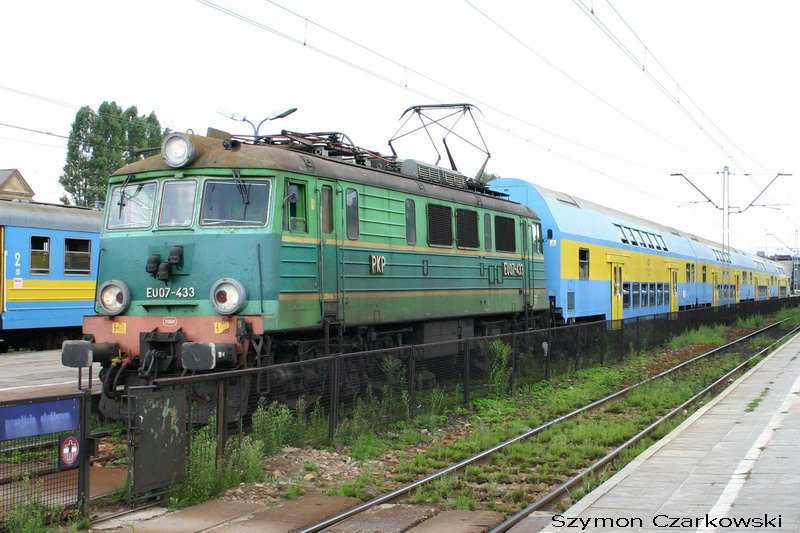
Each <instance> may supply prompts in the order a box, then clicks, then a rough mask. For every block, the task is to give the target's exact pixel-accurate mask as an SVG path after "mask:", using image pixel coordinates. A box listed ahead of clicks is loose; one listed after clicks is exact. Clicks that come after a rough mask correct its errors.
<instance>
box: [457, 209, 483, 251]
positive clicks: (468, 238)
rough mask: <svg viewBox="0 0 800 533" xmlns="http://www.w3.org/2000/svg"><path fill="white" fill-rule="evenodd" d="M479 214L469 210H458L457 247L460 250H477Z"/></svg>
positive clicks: (478, 243)
mask: <svg viewBox="0 0 800 533" xmlns="http://www.w3.org/2000/svg"><path fill="white" fill-rule="evenodd" d="M480 244H481V243H480V242H479V240H478V213H476V212H475V211H469V210H467V209H456V246H458V247H459V248H477V247H479V246H480Z"/></svg>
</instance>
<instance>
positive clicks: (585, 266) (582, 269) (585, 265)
mask: <svg viewBox="0 0 800 533" xmlns="http://www.w3.org/2000/svg"><path fill="white" fill-rule="evenodd" d="M578 278H579V279H589V249H588V248H579V249H578Z"/></svg>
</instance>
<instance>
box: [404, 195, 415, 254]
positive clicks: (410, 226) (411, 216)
mask: <svg viewBox="0 0 800 533" xmlns="http://www.w3.org/2000/svg"><path fill="white" fill-rule="evenodd" d="M406 242H407V243H408V244H417V208H416V206H415V205H414V200H406Z"/></svg>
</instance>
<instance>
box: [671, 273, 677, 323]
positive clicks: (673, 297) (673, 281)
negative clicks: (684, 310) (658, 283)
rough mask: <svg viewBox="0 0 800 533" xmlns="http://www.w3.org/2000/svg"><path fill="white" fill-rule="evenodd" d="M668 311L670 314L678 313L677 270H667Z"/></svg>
mask: <svg viewBox="0 0 800 533" xmlns="http://www.w3.org/2000/svg"><path fill="white" fill-rule="evenodd" d="M669 278H670V284H669V310H670V311H671V312H672V313H675V312H677V311H678V269H677V268H672V267H670V268H669Z"/></svg>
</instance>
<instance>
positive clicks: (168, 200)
mask: <svg viewBox="0 0 800 533" xmlns="http://www.w3.org/2000/svg"><path fill="white" fill-rule="evenodd" d="M196 190H197V182H196V181H194V180H187V181H168V182H166V183H164V188H163V189H162V190H161V209H160V210H159V214H158V225H159V226H160V227H162V228H164V227H173V228H175V227H187V226H191V225H192V215H193V214H194V204H195V202H194V193H195V191H196Z"/></svg>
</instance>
